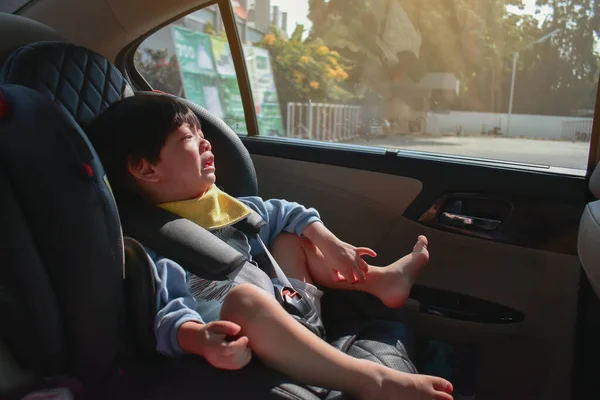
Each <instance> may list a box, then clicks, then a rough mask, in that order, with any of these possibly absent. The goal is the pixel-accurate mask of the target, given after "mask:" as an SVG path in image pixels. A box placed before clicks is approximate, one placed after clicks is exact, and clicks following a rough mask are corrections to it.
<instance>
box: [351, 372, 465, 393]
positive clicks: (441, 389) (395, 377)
mask: <svg viewBox="0 0 600 400" xmlns="http://www.w3.org/2000/svg"><path fill="white" fill-rule="evenodd" d="M377 375H379V379H378V380H379V382H380V383H379V385H376V386H377V387H375V388H365V391H364V393H362V394H360V395H359V398H360V399H369V400H392V399H407V400H452V396H451V395H450V394H451V393H452V391H453V390H454V389H453V387H452V384H451V383H450V382H448V381H447V380H445V379H443V378H438V377H435V376H428V375H412V374H407V373H404V372H400V371H395V370H392V369H389V368H385V367H381V366H378V368H377Z"/></svg>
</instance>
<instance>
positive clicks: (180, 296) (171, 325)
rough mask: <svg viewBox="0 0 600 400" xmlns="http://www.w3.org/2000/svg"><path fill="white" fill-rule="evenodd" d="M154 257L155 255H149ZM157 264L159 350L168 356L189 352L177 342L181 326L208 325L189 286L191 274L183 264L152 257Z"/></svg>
mask: <svg viewBox="0 0 600 400" xmlns="http://www.w3.org/2000/svg"><path fill="white" fill-rule="evenodd" d="M149 253H150V255H151V257H152V256H153V255H154V254H152V253H151V252H149ZM152 259H153V260H154V265H155V281H156V303H157V304H156V309H157V310H158V312H157V314H156V317H155V318H154V333H155V335H156V349H157V350H158V352H159V353H161V354H164V355H166V356H171V357H176V356H181V355H184V354H185V352H184V351H183V350H182V349H181V347H180V346H179V343H178V342H177V331H178V330H179V327H180V326H181V325H182V324H183V323H184V322H188V321H196V322H200V323H204V321H202V318H201V317H200V314H198V313H197V312H196V311H195V309H196V300H194V297H193V296H192V294H191V293H190V291H189V289H188V284H187V273H186V272H185V270H184V269H183V268H181V266H180V265H179V264H177V263H176V262H174V261H172V260H169V259H167V258H160V257H152Z"/></svg>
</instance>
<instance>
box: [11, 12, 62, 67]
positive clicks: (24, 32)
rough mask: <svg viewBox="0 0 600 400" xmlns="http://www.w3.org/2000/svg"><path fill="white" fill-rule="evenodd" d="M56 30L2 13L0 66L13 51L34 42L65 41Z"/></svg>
mask: <svg viewBox="0 0 600 400" xmlns="http://www.w3.org/2000/svg"><path fill="white" fill-rule="evenodd" d="M63 40H64V38H63V37H62V36H61V35H59V33H58V32H56V31H55V30H54V29H52V28H50V27H48V26H46V25H43V24H40V23H39V22H36V21H33V20H31V19H28V18H24V17H20V16H18V15H14V14H8V13H0V65H2V63H3V62H4V60H5V59H6V57H8V55H9V54H10V53H12V51H13V50H15V49H17V48H19V47H21V46H23V45H26V44H28V43H33V42H41V41H63Z"/></svg>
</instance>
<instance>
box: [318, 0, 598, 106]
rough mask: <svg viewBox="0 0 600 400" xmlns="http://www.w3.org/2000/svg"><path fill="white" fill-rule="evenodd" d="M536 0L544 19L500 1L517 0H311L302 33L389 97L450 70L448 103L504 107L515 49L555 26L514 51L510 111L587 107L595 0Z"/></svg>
mask: <svg viewBox="0 0 600 400" xmlns="http://www.w3.org/2000/svg"><path fill="white" fill-rule="evenodd" d="M537 4H538V8H540V10H543V12H547V10H548V9H549V10H550V15H549V16H548V17H547V18H545V20H544V21H543V22H542V21H541V19H542V18H541V17H540V16H533V15H527V14H523V15H519V14H522V13H518V14H515V13H511V12H509V9H507V6H513V7H517V8H521V9H522V8H523V3H522V1H521V0H448V1H442V2H440V1H439V0H419V1H414V0H330V1H328V2H326V1H324V0H309V6H310V7H309V18H310V20H311V21H312V23H313V26H312V30H311V33H310V36H309V38H310V39H311V40H322V41H323V42H324V43H325V44H326V45H327V46H328V47H330V48H332V49H334V50H337V51H338V52H340V54H342V55H343V56H344V57H345V58H347V59H349V60H352V64H353V66H354V68H353V69H352V70H350V71H349V75H350V76H349V79H348V81H347V83H348V84H350V85H352V84H354V85H359V84H364V85H367V86H368V87H369V88H371V89H373V90H374V91H376V92H377V93H380V94H381V95H383V96H384V97H393V96H395V95H396V96H397V95H402V94H401V93H400V94H399V93H390V88H391V87H393V85H394V82H396V81H398V80H402V79H411V80H412V81H416V82H418V81H419V80H420V79H421V77H422V76H423V75H424V74H425V73H427V72H450V73H453V74H454V75H455V76H456V77H457V79H459V80H460V82H461V90H460V96H458V98H456V99H454V100H451V102H450V104H449V105H448V106H449V107H452V108H454V109H466V110H473V111H493V112H506V110H507V105H508V96H509V91H510V82H511V74H512V62H511V61H512V54H513V53H514V52H515V51H520V50H523V48H525V47H528V45H530V44H532V43H534V42H535V41H536V40H537V39H539V38H540V37H542V36H543V35H545V34H547V33H548V32H550V31H552V30H554V29H556V28H560V31H559V33H558V34H557V35H556V36H555V37H553V38H552V39H551V40H548V41H545V42H544V43H539V44H536V45H534V46H531V47H529V48H527V49H526V50H524V51H520V52H519V63H518V68H517V85H516V87H515V96H514V100H515V101H514V110H513V111H514V112H523V113H535V114H553V115H561V114H571V113H573V112H574V111H575V110H576V109H581V108H584V109H586V108H587V109H589V108H593V104H594V101H595V93H596V84H597V78H598V72H599V71H598V55H597V53H596V52H595V43H596V39H595V38H596V36H597V35H598V30H599V29H600V23H599V22H600V16H599V15H600V12H599V11H600V0H579V1H574V2H573V1H570V0H539V1H538V2H537ZM542 7H544V8H543V9H542ZM403 15H406V16H407V17H408V18H405V17H404V16H403ZM413 30H414V31H415V32H417V33H418V34H419V35H420V38H421V43H420V44H419V46H418V49H417V51H415V50H414V48H412V49H411V48H410V47H411V46H410V42H411V40H412V41H413V42H414V41H415V40H416V39H415V37H414V33H413V34H412V37H411V33H410V32H411V31H413ZM386 31H387V32H388V38H389V39H388V38H386V35H385V32H386ZM403 42H404V43H405V44H406V46H405V47H406V49H402V46H401V45H402V43H403ZM398 49H400V51H398Z"/></svg>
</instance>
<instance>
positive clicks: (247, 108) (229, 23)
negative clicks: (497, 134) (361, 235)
mask: <svg viewBox="0 0 600 400" xmlns="http://www.w3.org/2000/svg"><path fill="white" fill-rule="evenodd" d="M33 1H35V0H33ZM28 4H29V3H28ZM211 5H217V6H218V7H219V11H220V14H221V18H222V22H223V27H224V30H225V33H226V36H227V41H228V43H229V47H230V51H231V56H232V60H233V63H234V69H235V72H236V78H237V82H238V87H239V90H240V95H241V98H242V105H243V108H244V117H245V122H246V130H247V132H248V134H247V135H240V137H242V138H243V137H246V136H247V137H252V140H253V141H254V140H257V139H258V140H260V139H265V138H263V137H260V136H259V130H258V118H257V115H256V112H255V105H254V98H253V95H252V88H251V86H250V77H249V74H248V70H247V68H246V61H245V58H244V53H243V48H242V43H241V38H240V35H239V32H238V28H237V21H236V19H235V18H236V17H235V13H234V11H233V7H232V5H231V2H230V0H214V1H209V2H206V3H203V4H201V5H199V6H198V7H194V8H191V9H189V10H187V11H185V12H183V13H181V14H179V15H177V16H175V17H174V18H172V19H170V20H167V21H165V22H164V23H162V24H160V25H158V26H157V27H156V28H154V29H152V30H150V31H148V32H147V33H145V34H144V35H141V36H140V37H139V38H138V39H136V40H135V41H133V42H132V43H130V44H129V45H128V46H126V47H125V48H124V49H123V50H122V51H121V52H120V53H119V54H118V56H117V59H116V60H115V64H116V65H117V67H118V68H119V69H120V70H121V71H123V72H124V74H125V76H126V77H127V78H128V79H129V81H130V82H131V83H132V85H133V86H134V89H136V90H152V87H151V86H150V85H149V84H148V82H147V81H146V79H145V78H144V77H143V76H142V75H141V74H140V73H139V71H138V70H137V68H136V67H135V64H134V54H135V51H136V50H137V48H138V47H139V46H140V45H141V44H142V42H143V41H144V40H145V39H146V38H148V37H149V36H151V35H152V34H154V33H155V32H157V31H158V30H160V29H162V28H164V27H165V26H167V25H169V24H171V23H173V22H175V21H177V20H178V19H181V18H183V17H185V16H187V15H189V14H191V13H192V12H194V11H197V10H201V9H204V8H206V7H209V6H211ZM266 139H269V138H266ZM286 140H287V139H286ZM311 142H312V143H311V144H312V145H315V146H320V145H329V144H330V143H327V142H319V141H311ZM335 145H336V146H337V147H339V148H341V149H343V148H344V147H345V145H344V144H340V143H335ZM382 149H383V150H384V151H385V152H388V151H390V150H389V149H386V148H382ZM403 153H406V152H404V151H402V150H399V151H398V152H397V154H398V155H399V156H402V155H404V154H403ZM411 153H413V152H411ZM414 153H418V157H419V158H423V159H429V158H430V155H429V154H428V153H427V152H420V151H415V152H414ZM421 156H422V157H421ZM435 158H436V159H437V160H440V161H441V160H445V161H447V162H452V161H453V159H454V158H456V156H454V155H451V154H446V155H444V154H435ZM460 158H461V159H462V160H461V161H462V162H466V163H469V164H473V165H477V162H476V160H473V161H472V162H470V161H469V158H473V157H468V156H461V157H460ZM486 160H487V159H486ZM599 163H600V77H599V79H598V86H597V89H596V103H595V106H594V116H593V121H592V137H591V139H590V148H589V153H588V160H587V169H586V171H585V173H584V174H583V175H584V176H585V178H586V179H589V177H590V176H591V174H592V172H593V171H594V169H595V168H596V166H597V165H599ZM486 164H487V165H488V166H495V167H496V168H506V165H507V162H503V161H501V160H494V159H489V163H488V162H486ZM514 164H515V165H514V166H512V167H513V168H514V169H517V170H519V169H522V168H521V167H520V166H519V163H517V162H515V163H514ZM549 167H551V169H552V170H553V171H554V172H551V173H557V174H559V175H567V176H573V177H574V178H575V177H581V176H577V175H571V174H565V173H561V172H559V171H560V170H561V168H560V167H554V166H549ZM525 169H527V168H525ZM582 171H583V170H582Z"/></svg>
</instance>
